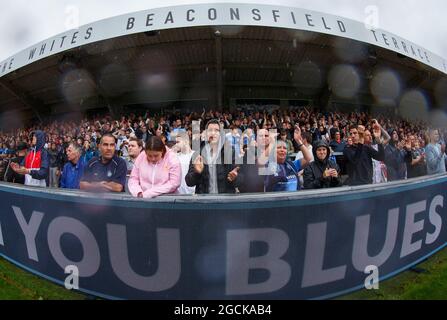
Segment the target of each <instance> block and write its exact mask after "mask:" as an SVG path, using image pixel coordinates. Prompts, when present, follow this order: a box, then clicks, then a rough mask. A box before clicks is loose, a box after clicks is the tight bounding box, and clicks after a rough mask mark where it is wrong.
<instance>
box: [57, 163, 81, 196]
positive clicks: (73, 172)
mask: <svg viewBox="0 0 447 320" xmlns="http://www.w3.org/2000/svg"><path fill="white" fill-rule="evenodd" d="M84 168H85V162H84V160H83V159H82V158H80V159H79V161H78V163H77V164H75V165H74V164H73V163H72V162H71V161H69V162H68V163H66V164H65V165H64V168H63V169H62V176H61V180H60V187H61V188H63V189H79V183H80V181H81V177H82V175H83V173H84Z"/></svg>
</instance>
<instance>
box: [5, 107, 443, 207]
mask: <svg viewBox="0 0 447 320" xmlns="http://www.w3.org/2000/svg"><path fill="white" fill-rule="evenodd" d="M446 137H447V136H446V132H445V131H444V130H440V129H438V128H432V127H430V125H429V124H427V123H423V122H409V121H406V120H405V119H402V118H400V117H398V116H397V115H390V114H387V115H384V114H382V115H380V114H379V115H375V116H373V115H372V114H367V113H366V112H350V113H343V112H340V111H322V110H319V109H317V108H311V107H300V108H289V109H288V110H281V109H280V108H279V107H271V106H269V107H256V108H245V107H240V108H237V109H236V111H232V112H230V111H216V110H208V111H206V110H205V109H204V110H203V112H202V113H197V112H193V113H188V114H185V113H181V112H165V113H164V114H151V113H150V112H149V111H148V112H146V114H144V115H142V114H141V115H138V114H135V113H131V114H128V115H126V116H120V118H119V119H114V118H113V117H112V116H111V115H107V114H106V115H101V116H96V117H93V118H89V119H88V118H85V119H83V120H82V121H80V122H75V121H52V122H50V123H39V124H35V125H33V126H30V127H28V128H18V129H16V130H14V131H11V132H1V131H0V161H1V163H0V179H1V180H2V181H6V182H12V183H21V184H25V185H29V186H38V187H51V188H66V189H81V190H84V191H91V192H128V193H130V194H132V195H133V196H135V197H144V198H153V197H156V196H159V195H162V194H175V193H179V194H192V193H197V194H219V193H252V192H279V191H298V190H301V189H321V188H334V187H340V186H343V185H351V186H357V185H365V184H376V183H385V182H388V181H398V180H404V179H409V178H416V177H421V176H424V175H432V174H438V173H445V171H446V143H445V138H446ZM228 150H229V152H228Z"/></svg>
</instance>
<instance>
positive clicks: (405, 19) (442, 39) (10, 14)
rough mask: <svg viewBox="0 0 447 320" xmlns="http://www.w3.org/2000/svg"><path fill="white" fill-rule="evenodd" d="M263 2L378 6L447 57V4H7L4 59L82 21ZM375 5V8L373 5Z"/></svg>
mask: <svg viewBox="0 0 447 320" xmlns="http://www.w3.org/2000/svg"><path fill="white" fill-rule="evenodd" d="M210 2H226V3H230V2H233V3H241V2H246V3H259V4H272V3H274V2H275V3H276V4H279V5H286V6H294V7H301V8H306V9H312V10H316V11H321V12H326V13H331V14H335V15H339V16H344V17H347V18H351V19H355V20H359V21H364V20H365V18H367V17H372V13H373V12H374V11H375V8H377V10H376V12H377V13H378V15H377V17H378V22H379V25H378V27H379V28H381V29H384V30H387V31H390V32H393V33H395V34H397V35H399V36H401V37H403V38H406V39H408V40H410V41H413V42H414V43H416V44H418V45H421V46H422V47H425V48H426V49H428V50H430V51H432V52H434V53H436V54H438V55H440V56H442V57H445V58H447V40H446V39H447V19H446V18H445V14H446V12H447V1H445V0H424V1H420V0H392V1H391V0H293V1H292V0H275V1H274V2H273V1H272V0H270V1H265V0H256V1H251V0H243V1H242V0H241V1H234V0H233V1H225V0H220V1H201V0H194V1H192V0H176V1H173V0H164V1H144V0H125V1H122V0H38V1H29V0H1V5H2V6H1V8H2V10H0V41H1V45H0V61H2V60H4V59H6V58H8V57H9V56H11V55H14V54H15V53H17V52H19V51H21V50H23V49H25V48H27V47H28V46H31V45H33V44H35V43H37V42H39V41H41V40H44V39H47V38H49V37H51V36H54V35H56V34H58V33H61V32H64V31H66V30H67V29H72V28H73V26H74V25H76V23H79V25H83V24H87V23H90V22H93V21H97V20H100V19H104V18H108V17H113V16H117V15H120V14H124V13H129V12H134V11H139V10H145V9H149V8H154V7H164V6H171V5H182V4H191V3H210ZM371 6H375V7H371Z"/></svg>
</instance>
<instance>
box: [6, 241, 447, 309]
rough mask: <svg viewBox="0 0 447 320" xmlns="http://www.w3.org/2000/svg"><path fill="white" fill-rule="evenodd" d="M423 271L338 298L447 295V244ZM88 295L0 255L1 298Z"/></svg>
mask: <svg viewBox="0 0 447 320" xmlns="http://www.w3.org/2000/svg"><path fill="white" fill-rule="evenodd" d="M417 267H418V268H421V269H424V270H426V272H424V273H416V272H414V271H407V272H404V273H402V274H400V275H398V276H396V277H394V278H391V279H389V280H387V281H384V282H381V283H380V285H379V290H362V291H358V292H355V293H353V294H350V295H347V296H344V297H339V298H338V299H339V300H346V299H348V300H377V299H382V300H427V299H434V300H439V299H442V300H444V299H447V248H446V249H444V250H442V251H440V252H439V253H437V254H436V255H435V256H433V257H431V258H429V259H428V260H427V261H425V262H424V263H422V264H420V265H418V266H417ZM85 297H86V296H84V295H82V294H79V293H76V292H73V291H69V290H66V289H65V288H63V287H61V286H58V285H55V284H52V283H51V282H49V281H46V280H42V279H41V278H39V277H37V276H34V275H32V274H30V273H28V272H25V271H23V270H21V269H18V268H17V267H15V266H13V265H12V264H11V263H9V262H7V261H5V260H4V259H2V258H0V300H5V299H6V300H11V299H17V300H19V299H20V300H22V299H25V300H39V299H41V300H42V299H43V300H67V299H70V300H71V299H76V300H79V299H85Z"/></svg>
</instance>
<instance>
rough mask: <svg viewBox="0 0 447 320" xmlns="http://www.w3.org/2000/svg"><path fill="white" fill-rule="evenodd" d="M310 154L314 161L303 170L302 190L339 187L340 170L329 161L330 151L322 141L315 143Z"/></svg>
mask: <svg viewBox="0 0 447 320" xmlns="http://www.w3.org/2000/svg"><path fill="white" fill-rule="evenodd" d="M312 152H313V154H314V159H315V161H313V162H311V163H310V165H308V166H307V167H306V168H305V169H304V189H322V188H336V187H341V185H342V183H341V180H340V168H339V167H338V165H337V163H335V162H334V161H331V160H329V156H330V155H331V149H330V148H329V145H328V144H327V143H326V142H325V141H323V140H320V141H316V142H315V143H314V145H313V149H312Z"/></svg>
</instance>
